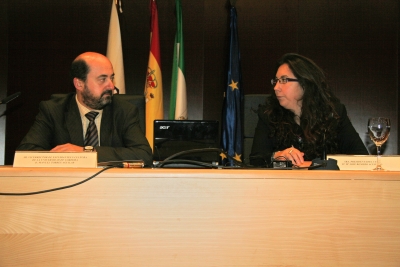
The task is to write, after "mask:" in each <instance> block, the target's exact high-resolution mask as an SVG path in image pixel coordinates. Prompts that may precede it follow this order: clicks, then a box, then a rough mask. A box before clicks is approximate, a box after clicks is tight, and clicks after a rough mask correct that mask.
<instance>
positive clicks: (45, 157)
mask: <svg viewBox="0 0 400 267" xmlns="http://www.w3.org/2000/svg"><path fill="white" fill-rule="evenodd" d="M13 166H14V167H52V168H54V167H62V168H66V167H70V168H97V152H49V151H16V152H15V154H14V164H13Z"/></svg>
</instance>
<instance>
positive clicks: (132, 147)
mask: <svg viewBox="0 0 400 267" xmlns="http://www.w3.org/2000/svg"><path fill="white" fill-rule="evenodd" d="M138 114H139V112H138V109H137V108H136V106H134V105H132V104H130V103H128V102H126V101H123V100H120V99H116V98H113V101H112V103H111V104H109V105H107V106H106V107H105V108H104V110H103V115H102V119H101V129H100V145H101V146H99V147H96V151H97V156H98V161H99V162H104V161H120V160H133V159H142V160H144V161H145V164H146V165H147V166H151V165H152V163H153V162H152V161H153V159H152V152H151V148H150V145H149V143H148V142H147V139H146V137H145V136H144V134H143V132H142V130H141V129H140V126H139V117H138ZM65 143H71V144H74V145H78V146H83V145H84V144H83V143H84V137H83V129H82V121H81V117H80V114H79V109H78V105H77V103H76V100H75V93H70V94H68V95H67V96H66V97H61V98H57V99H51V100H48V101H42V102H41V103H40V105H39V114H38V115H37V116H36V120H35V122H34V124H33V126H32V127H31V129H30V130H29V132H28V134H27V135H26V136H25V138H24V139H23V140H22V142H21V144H20V145H19V146H18V148H17V150H50V149H52V148H54V147H55V146H57V145H62V144H65Z"/></svg>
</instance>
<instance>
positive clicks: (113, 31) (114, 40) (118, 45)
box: [107, 0, 125, 94]
mask: <svg viewBox="0 0 400 267" xmlns="http://www.w3.org/2000/svg"><path fill="white" fill-rule="evenodd" d="M118 2H119V0H115V3H114V0H113V4H112V7H111V17H110V27H109V29H108V42H107V57H108V59H109V60H110V61H111V63H112V65H113V67H114V73H115V77H114V85H115V87H117V88H118V89H119V92H120V94H125V75H124V58H123V55H122V41H121V30H120V28H119V20H118V12H117V5H118Z"/></svg>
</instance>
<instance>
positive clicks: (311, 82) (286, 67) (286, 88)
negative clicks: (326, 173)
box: [250, 53, 368, 166]
mask: <svg viewBox="0 0 400 267" xmlns="http://www.w3.org/2000/svg"><path fill="white" fill-rule="evenodd" d="M271 83H272V85H273V86H274V94H272V95H271V96H270V97H268V98H267V99H266V103H265V105H263V106H261V107H260V108H259V111H258V115H259V121H258V124H257V127H256V131H255V136H254V141H253V147H252V152H251V154H250V163H251V164H252V165H256V166H260V165H266V164H268V163H269V162H270V161H271V160H272V159H274V158H275V159H287V160H291V161H292V163H293V164H295V165H300V164H302V163H304V161H311V160H313V159H316V158H322V155H323V153H327V154H357V155H368V151H367V149H366V148H365V146H364V144H363V142H362V141H361V139H360V136H359V135H358V133H357V132H356V130H355V129H354V127H353V125H352V124H351V122H350V120H349V118H348V116H347V111H346V108H345V106H344V105H343V104H341V103H340V101H339V99H338V98H337V97H336V96H335V95H334V94H333V93H332V91H331V89H330V88H329V86H328V84H327V82H326V78H325V74H324V72H323V71H322V69H321V68H319V67H318V66H317V65H316V64H315V63H314V62H313V61H312V60H310V59H308V58H306V57H304V56H301V55H298V54H293V53H291V54H286V55H284V56H283V57H282V58H281V59H280V60H279V61H278V64H277V68H276V77H275V78H274V79H272V80H271Z"/></svg>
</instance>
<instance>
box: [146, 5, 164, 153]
mask: <svg viewBox="0 0 400 267" xmlns="http://www.w3.org/2000/svg"><path fill="white" fill-rule="evenodd" d="M150 10H151V29H150V55H149V63H148V66H147V75H146V85H145V88H144V95H145V98H146V138H147V140H148V141H149V143H150V146H151V148H152V149H154V147H153V146H154V144H153V130H154V123H153V122H154V120H162V119H163V118H164V111H163V89H162V75H161V56H160V37H159V33H158V11H157V3H156V0H150Z"/></svg>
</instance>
